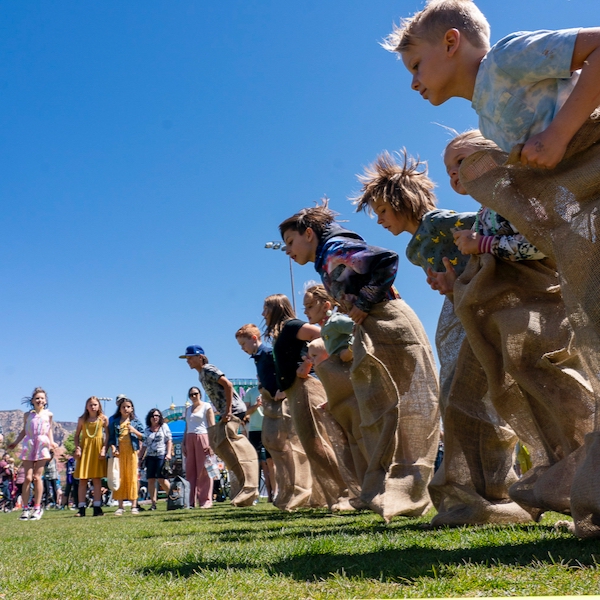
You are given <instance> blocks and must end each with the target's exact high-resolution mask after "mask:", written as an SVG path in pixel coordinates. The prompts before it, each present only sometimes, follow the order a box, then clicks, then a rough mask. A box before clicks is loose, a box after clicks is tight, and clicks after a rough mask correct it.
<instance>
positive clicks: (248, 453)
mask: <svg viewBox="0 0 600 600" xmlns="http://www.w3.org/2000/svg"><path fill="white" fill-rule="evenodd" d="M241 425H242V422H241V421H240V420H239V419H238V418H237V417H233V418H232V419H231V420H230V421H229V422H227V423H226V422H225V421H224V420H223V419H221V420H220V421H219V422H218V423H217V424H216V425H213V426H212V427H209V428H208V439H209V442H210V447H211V449H212V450H213V452H214V453H215V454H217V455H218V456H219V457H220V458H221V459H222V460H223V462H224V463H225V466H226V467H227V470H228V471H230V472H231V473H232V474H233V475H234V476H235V479H236V480H237V483H238V485H237V486H236V487H237V488H239V489H233V488H232V491H231V504H233V505H234V506H252V504H253V503H254V501H255V500H256V499H257V498H258V456H257V454H256V450H255V449H254V447H253V446H252V444H251V443H250V442H249V441H248V438H247V437H246V436H244V435H241V434H239V433H238V429H239V428H240V426H241Z"/></svg>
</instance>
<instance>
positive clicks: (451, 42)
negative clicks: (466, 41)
mask: <svg viewBox="0 0 600 600" xmlns="http://www.w3.org/2000/svg"><path fill="white" fill-rule="evenodd" d="M461 39H462V38H461V35H460V31H459V30H458V29H448V31H446V33H445V34H444V46H445V47H446V54H447V55H448V56H449V57H450V56H454V54H456V51H457V50H458V47H459V46H460V41H461Z"/></svg>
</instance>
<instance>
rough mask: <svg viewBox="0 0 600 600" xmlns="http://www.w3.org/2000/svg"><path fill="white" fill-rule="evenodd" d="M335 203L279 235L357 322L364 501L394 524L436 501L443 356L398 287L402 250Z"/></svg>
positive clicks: (299, 218) (290, 223)
mask: <svg viewBox="0 0 600 600" xmlns="http://www.w3.org/2000/svg"><path fill="white" fill-rule="evenodd" d="M334 217H335V215H334V213H333V211H331V210H330V209H329V208H328V207H327V203H326V202H325V203H323V204H322V205H320V206H315V207H313V208H306V209H303V210H301V211H300V212H298V213H296V214H295V215H293V216H292V217H290V218H288V219H286V220H285V221H283V222H282V223H281V224H280V225H279V231H280V233H281V236H282V238H283V240H284V242H285V244H286V252H287V254H288V255H289V256H290V257H291V258H292V259H293V260H294V261H296V262H297V263H298V264H300V265H305V264H306V263H308V262H314V263H315V269H316V270H317V272H318V273H319V274H320V275H321V279H322V281H323V284H324V286H325V288H326V289H327V291H328V292H329V293H330V294H331V295H332V296H333V298H335V300H336V301H337V302H339V304H340V306H341V307H342V310H344V312H346V313H347V314H348V315H349V316H350V317H351V318H352V320H353V321H354V323H355V325H356V331H355V339H354V344H353V363H352V371H351V378H352V385H353V387H354V391H355V394H356V398H357V401H358V407H359V412H360V418H361V429H362V431H363V439H364V444H365V450H366V453H367V457H366V458H367V461H368V467H367V470H366V473H365V476H364V480H363V483H362V495H361V499H362V500H363V502H365V503H366V504H367V505H368V506H369V507H370V508H371V509H372V510H373V511H374V512H376V513H378V514H379V515H381V516H382V517H383V518H384V519H385V520H386V521H389V520H390V519H391V518H392V517H393V516H395V515H407V516H417V515H421V514H423V513H424V512H425V511H427V510H428V509H429V508H430V506H431V500H430V498H429V494H428V492H427V484H428V483H429V480H430V479H431V476H432V474H433V464H434V460H435V455H436V453H437V444H438V437H439V409H438V401H437V395H438V383H437V374H436V367H435V362H434V359H433V354H432V351H431V347H430V344H429V340H428V339H427V336H426V334H425V331H424V329H423V326H422V324H421V322H420V321H419V319H418V318H417V316H416V315H415V313H414V312H413V311H412V309H411V308H410V307H409V306H408V305H407V304H406V303H405V302H404V301H403V300H401V299H400V298H399V297H398V295H397V293H396V292H395V290H394V288H393V285H392V284H393V282H394V278H395V275H396V270H397V266H398V256H397V254H395V253H394V252H391V251H389V250H385V249H383V248H376V247H374V246H368V245H367V244H366V243H365V241H364V240H363V239H362V238H361V237H360V236H359V235H358V234H356V233H354V232H352V231H348V230H345V229H343V228H342V227H341V226H340V225H339V224H337V223H336V222H335V218H334Z"/></svg>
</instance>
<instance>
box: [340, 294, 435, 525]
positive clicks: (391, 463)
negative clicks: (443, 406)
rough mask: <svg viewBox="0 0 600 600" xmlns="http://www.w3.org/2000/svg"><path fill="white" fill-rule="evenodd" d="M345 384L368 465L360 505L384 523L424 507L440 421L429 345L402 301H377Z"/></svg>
mask: <svg viewBox="0 0 600 600" xmlns="http://www.w3.org/2000/svg"><path fill="white" fill-rule="evenodd" d="M353 351H354V359H353V363H352V371H351V378H352V385H353V387H354V393H355V395H356V399H357V401H358V408H359V412H360V418H361V430H362V432H363V440H364V445H365V451H366V456H367V460H368V466H367V471H366V473H365V477H364V479H363V484H362V494H361V499H362V500H363V501H364V502H365V503H366V504H367V505H368V506H369V507H370V508H371V510H373V511H375V512H376V513H378V514H379V515H381V516H382V517H383V518H384V519H385V521H386V522H388V521H389V520H390V519H391V518H392V517H393V516H394V515H406V516H418V515H421V514H423V513H424V512H426V511H427V510H428V509H429V508H430V507H431V500H430V498H429V494H428V492H427V485H428V483H429V481H430V480H431V477H432V475H433V465H434V461H435V457H436V454H437V449H438V439H439V422H440V414H439V407H438V383H437V373H436V367H435V362H434V359H433V354H432V351H431V346H430V344H429V340H428V339H427V336H426V334H425V331H424V329H423V326H422V324H421V322H420V321H419V319H418V317H417V316H416V315H415V313H414V312H413V310H412V309H411V308H410V307H409V306H408V305H407V304H406V302H404V301H403V300H392V301H389V302H381V303H380V304H377V305H375V306H374V307H373V309H372V310H371V312H370V314H369V316H368V317H367V318H366V319H365V320H364V321H363V323H362V324H361V325H359V326H358V327H357V328H356V333H355V339H354V344H353Z"/></svg>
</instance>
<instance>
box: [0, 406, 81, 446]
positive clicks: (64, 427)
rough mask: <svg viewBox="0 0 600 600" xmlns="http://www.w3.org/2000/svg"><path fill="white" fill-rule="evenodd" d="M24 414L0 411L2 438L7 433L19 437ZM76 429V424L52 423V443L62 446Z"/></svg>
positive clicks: (17, 411) (13, 411) (66, 422)
mask: <svg viewBox="0 0 600 600" xmlns="http://www.w3.org/2000/svg"><path fill="white" fill-rule="evenodd" d="M24 414H25V413H24V412H23V411H22V410H0V427H1V428H2V431H3V433H4V436H6V434H8V433H14V434H15V435H19V433H20V431H21V429H23V415H24ZM76 428H77V423H71V422H70V421H54V429H53V433H54V441H55V442H56V443H57V444H58V445H59V446H60V445H62V443H63V441H64V440H65V438H67V437H68V436H69V435H70V434H71V433H73V432H74V431H75V429H76Z"/></svg>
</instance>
